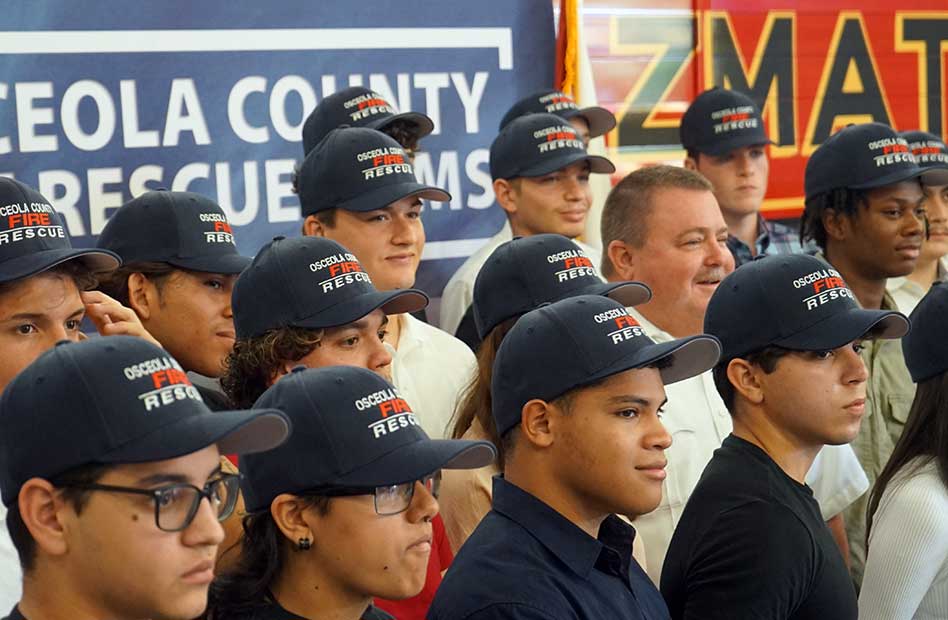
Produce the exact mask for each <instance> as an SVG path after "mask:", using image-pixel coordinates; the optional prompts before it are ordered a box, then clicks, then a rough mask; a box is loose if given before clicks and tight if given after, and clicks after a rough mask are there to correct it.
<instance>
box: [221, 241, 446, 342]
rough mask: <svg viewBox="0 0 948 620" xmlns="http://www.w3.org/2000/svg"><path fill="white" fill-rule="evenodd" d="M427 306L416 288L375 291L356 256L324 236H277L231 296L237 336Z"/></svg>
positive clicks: (313, 326)
mask: <svg viewBox="0 0 948 620" xmlns="http://www.w3.org/2000/svg"><path fill="white" fill-rule="evenodd" d="M427 305H428V296H427V295H425V294H424V293H422V292H421V291H419V290H416V289H410V288H409V289H401V290H394V291H386V292H382V291H379V290H377V289H376V288H375V286H374V285H373V284H372V279H371V278H369V274H367V273H366V272H365V271H364V270H363V269H362V265H361V264H360V263H359V261H358V259H356V257H355V256H354V255H353V254H352V253H351V252H349V250H347V249H346V248H344V247H342V246H341V245H339V244H338V243H336V242H335V241H332V240H330V239H326V238H325V237H299V238H295V239H286V238H284V237H275V238H274V239H273V241H270V242H269V243H267V244H266V245H264V246H263V248H261V249H260V251H259V252H258V253H257V255H256V256H255V257H254V259H253V262H252V263H251V264H250V266H249V267H247V269H246V270H245V271H244V272H243V273H242V274H240V276H239V277H238V278H237V282H236V283H235V284H234V292H233V294H232V296H231V306H232V307H233V309H234V329H235V331H236V333H237V338H253V337H255V336H260V335H262V334H263V333H265V332H267V331H269V330H271V329H277V328H280V327H287V326H293V327H307V328H310V329H323V328H328V327H337V326H339V325H347V324H349V323H352V322H353V321H358V320H359V319H361V318H362V317H364V316H365V315H367V314H369V313H370V312H372V311H373V310H375V309H376V308H381V309H382V310H383V311H384V312H385V314H401V313H403V312H415V311H418V310H421V309H422V308H424V307H425V306H427Z"/></svg>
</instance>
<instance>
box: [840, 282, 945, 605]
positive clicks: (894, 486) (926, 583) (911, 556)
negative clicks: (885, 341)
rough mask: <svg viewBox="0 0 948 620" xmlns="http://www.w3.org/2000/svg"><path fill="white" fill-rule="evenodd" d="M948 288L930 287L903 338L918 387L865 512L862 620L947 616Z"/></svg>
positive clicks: (860, 603)
mask: <svg viewBox="0 0 948 620" xmlns="http://www.w3.org/2000/svg"><path fill="white" fill-rule="evenodd" d="M946 312H948V285H946V284H944V283H942V284H936V285H935V286H933V287H932V289H931V290H930V291H929V293H928V295H927V296H925V297H924V298H923V299H922V301H921V302H920V303H919V304H918V306H917V307H916V308H915V311H914V312H913V313H912V316H911V319H912V331H911V332H909V333H908V335H906V336H905V337H904V338H903V339H902V349H903V352H904V353H905V363H906V365H907V366H908V369H909V372H911V374H912V379H913V380H914V381H915V382H916V384H917V385H918V388H917V389H916V391H915V400H914V401H913V403H912V408H911V410H910V411H909V415H908V419H907V420H906V422H905V430H904V431H903V432H902V436H901V437H900V438H899V440H898V442H897V443H896V445H895V449H894V450H893V451H892V456H891V457H890V458H889V461H888V462H887V463H886V465H885V468H884V469H883V470H882V473H881V474H879V477H878V478H877V479H876V483H875V486H874V487H873V489H872V492H871V494H870V496H869V508H868V514H867V528H866V529H867V532H866V539H867V546H868V550H869V551H868V555H867V560H866V572H865V576H864V577H863V582H862V590H861V591H860V594H859V617H860V618H861V619H863V620H865V619H868V620H876V619H878V620H883V619H885V620H900V619H903V618H904V619H910V618H948V351H946V349H945V347H944V343H945V341H946V338H948V325H946V323H945V313H946Z"/></svg>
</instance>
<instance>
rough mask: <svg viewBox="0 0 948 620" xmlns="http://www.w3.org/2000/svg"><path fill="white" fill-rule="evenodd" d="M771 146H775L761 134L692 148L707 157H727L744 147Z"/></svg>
mask: <svg viewBox="0 0 948 620" xmlns="http://www.w3.org/2000/svg"><path fill="white" fill-rule="evenodd" d="M771 144H775V142H774V141H773V140H771V139H770V138H768V137H767V136H764V135H761V134H754V135H750V134H747V135H743V136H735V137H734V138H732V139H730V140H726V141H722V142H715V143H714V144H708V145H705V146H696V147H694V150H696V151H698V152H699V153H705V154H707V155H713V156H715V157H718V156H721V155H727V154H728V153H730V152H731V151H733V150H734V149H739V148H743V147H745V146H769V145H771Z"/></svg>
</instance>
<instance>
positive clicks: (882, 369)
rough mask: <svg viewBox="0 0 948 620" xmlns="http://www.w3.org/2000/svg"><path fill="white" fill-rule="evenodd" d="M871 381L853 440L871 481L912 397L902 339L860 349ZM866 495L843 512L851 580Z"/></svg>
mask: <svg viewBox="0 0 948 620" xmlns="http://www.w3.org/2000/svg"><path fill="white" fill-rule="evenodd" d="M882 309H883V310H898V308H897V306H896V304H895V301H893V299H892V297H891V296H890V295H889V294H888V293H886V295H885V297H884V298H883V300H882ZM862 358H863V361H864V362H865V363H866V369H867V370H868V371H869V380H868V381H867V384H866V415H865V417H864V418H863V420H862V425H861V426H860V427H859V434H858V435H857V436H856V439H855V440H853V442H852V447H853V450H855V451H856V456H857V457H859V462H860V463H862V467H863V469H864V470H865V471H866V475H867V476H868V477H869V482H870V483H872V484H874V483H875V481H876V478H878V477H879V474H880V473H881V472H882V468H883V467H885V464H886V462H887V461H888V460H889V456H890V455H891V454H892V450H893V449H894V448H895V442H896V441H898V439H899V437H900V436H901V435H902V428H903V427H904V426H905V420H906V418H907V417H908V412H909V409H910V408H911V406H912V400H913V399H914V398H915V384H914V383H912V377H911V376H910V375H909V372H908V368H906V366H905V359H904V358H903V357H902V342H901V340H874V341H871V342H869V343H867V346H866V348H865V350H864V351H863V353H862ZM868 502H869V494H868V493H867V494H865V495H863V496H862V497H861V498H860V499H859V501H857V502H855V503H854V504H852V505H851V506H850V507H849V509H848V510H847V511H846V513H845V514H844V517H845V520H846V534H847V538H848V539H849V551H850V561H851V564H852V573H853V580H854V581H855V582H856V584H860V583H862V574H863V569H864V567H865V563H866V507H867V505H868Z"/></svg>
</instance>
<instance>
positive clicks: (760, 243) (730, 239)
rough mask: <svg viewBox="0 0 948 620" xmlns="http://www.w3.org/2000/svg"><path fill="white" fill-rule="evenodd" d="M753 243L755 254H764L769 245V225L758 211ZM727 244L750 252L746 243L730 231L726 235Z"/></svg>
mask: <svg viewBox="0 0 948 620" xmlns="http://www.w3.org/2000/svg"><path fill="white" fill-rule="evenodd" d="M754 243H755V245H756V246H757V248H756V249H757V256H760V255H762V254H765V253H766V252H767V248H769V247H770V226H768V224H767V220H766V219H764V216H762V215H761V214H760V213H758V214H757V239H756V240H755V241H754ZM727 244H728V247H730V248H732V249H737V250H740V249H743V250H744V251H745V252H747V253H748V254H750V248H749V247H747V244H746V243H744V242H743V241H741V240H740V239H738V238H737V237H735V236H734V235H732V234H730V233H728V235H727Z"/></svg>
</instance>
